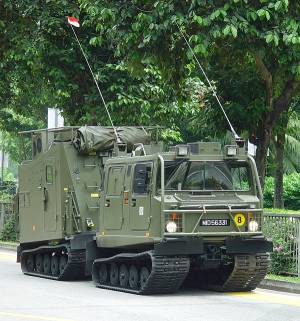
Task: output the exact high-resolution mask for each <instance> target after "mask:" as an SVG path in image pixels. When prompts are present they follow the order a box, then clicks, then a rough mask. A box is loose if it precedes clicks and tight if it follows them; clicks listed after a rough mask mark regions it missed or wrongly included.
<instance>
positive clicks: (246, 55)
mask: <svg viewBox="0 0 300 321" xmlns="http://www.w3.org/2000/svg"><path fill="white" fill-rule="evenodd" d="M80 2H81V8H82V9H83V10H84V11H85V12H86V13H87V16H86V21H85V23H87V24H88V25H91V26H94V28H95V30H96V33H97V35H96V39H97V41H98V42H99V43H102V42H103V41H107V42H108V43H109V44H110V46H109V48H111V50H113V51H114V54H115V56H117V57H120V58H122V59H123V60H124V61H125V62H126V63H127V64H129V65H131V66H134V67H136V68H139V67H140V65H141V64H143V63H145V62H148V61H150V62H151V63H153V64H155V65H157V66H158V67H159V68H160V69H161V70H162V72H163V75H165V77H166V78H168V79H172V81H173V82H175V83H176V84H177V85H178V87H180V84H181V83H182V79H183V78H186V77H188V76H189V75H190V74H191V73H193V71H194V72H195V68H194V64H193V63H192V62H191V58H192V56H191V53H190V52H189V51H188V50H186V46H185V44H184V42H183V39H182V37H181V35H180V33H179V32H178V28H177V26H176V23H177V24H178V25H179V26H180V28H181V29H182V31H183V32H186V34H188V35H189V36H190V37H189V41H190V44H191V45H192V47H193V49H194V51H195V52H196V53H197V54H198V55H200V56H202V57H204V58H206V62H207V63H208V62H209V63H210V64H209V65H208V67H207V70H208V72H209V73H211V70H212V69H213V64H214V61H212V60H210V59H209V58H210V57H212V56H213V55H214V54H216V53H217V52H222V51H223V54H224V52H225V53H226V58H227V59H225V61H226V60H227V63H228V60H229V59H230V58H231V57H236V56H238V58H239V59H237V60H233V59H232V60H231V63H230V65H231V66H232V65H234V69H235V70H237V71H238V72H239V74H243V72H244V69H245V66H246V68H247V66H252V68H255V71H256V79H255V81H256V82H258V83H260V84H261V88H260V91H259V98H260V100H261V101H262V102H263V103H262V105H261V106H260V107H261V109H260V110H259V113H258V114H257V117H256V122H255V123H252V124H250V123H248V126H247V128H244V129H246V130H248V132H249V133H252V134H254V135H255V136H256V138H257V139H258V149H257V159H256V160H257V166H258V169H259V173H260V176H261V180H262V183H263V181H264V176H265V167H266V156H267V150H268V147H269V144H270V139H271V136H272V131H273V129H274V127H275V126H276V124H277V122H278V120H279V118H280V116H281V115H282V113H283V112H285V111H286V110H287V109H288V107H289V106H290V103H291V101H292V99H293V97H295V96H296V95H298V90H299V80H298V79H299V78H298V77H299V72H300V67H299V44H300V34H299V30H300V29H299V13H300V4H299V3H298V2H293V3H289V1H288V0H278V1H265V0H261V1H249V0H231V1H218V2H216V1H212V0H206V1H205V0H204V1H203V0H201V1H200V0H194V1H188V2H184V1H178V2H175V1H168V2H164V1H147V2H144V3H143V4H140V3H139V2H138V1H131V2H129V1H122V0H119V1H99V2H96V3H95V2H94V1H91V0H81V1H80ZM175 22H176V23H175ZM95 41H96V40H95ZM224 55H225V54H224ZM230 65H227V66H226V67H228V68H230V67H231V66H230ZM227 74H228V73H227ZM232 80H233V79H232V77H231V76H230V75H229V74H228V78H227V83H228V84H230V83H232ZM256 102H257V99H255V98H254V99H253V100H252V103H251V102H250V106H251V107H252V104H253V105H254V106H255V105H256ZM230 103H231V102H230ZM229 106H230V105H229ZM255 110H257V109H255Z"/></svg>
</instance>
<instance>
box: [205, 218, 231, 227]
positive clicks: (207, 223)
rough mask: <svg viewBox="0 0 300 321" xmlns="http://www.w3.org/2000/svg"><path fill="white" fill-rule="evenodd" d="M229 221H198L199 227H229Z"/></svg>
mask: <svg viewBox="0 0 300 321" xmlns="http://www.w3.org/2000/svg"><path fill="white" fill-rule="evenodd" d="M229 225H230V220H228V219H225V220H222V219H209V220H208V219H203V220H200V226H229Z"/></svg>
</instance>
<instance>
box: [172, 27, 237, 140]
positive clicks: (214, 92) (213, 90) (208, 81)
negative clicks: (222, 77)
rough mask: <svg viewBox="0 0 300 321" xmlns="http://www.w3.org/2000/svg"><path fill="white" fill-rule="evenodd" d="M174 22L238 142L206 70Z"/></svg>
mask: <svg viewBox="0 0 300 321" xmlns="http://www.w3.org/2000/svg"><path fill="white" fill-rule="evenodd" d="M175 23H176V26H177V28H178V30H179V32H180V33H181V35H182V37H183V39H184V40H185V42H186V44H187V45H188V47H189V49H190V50H191V52H192V54H193V57H194V58H195V61H196V62H197V64H198V66H199V68H200V70H201V71H202V73H203V75H204V77H205V79H206V81H207V83H208V85H209V87H210V89H211V90H212V92H213V95H214V96H215V98H216V100H217V102H218V104H219V106H220V108H221V110H222V112H223V114H224V116H225V119H226V120H227V123H228V125H229V127H230V130H231V132H232V134H233V136H234V138H235V140H236V141H237V142H240V141H241V140H242V139H241V138H240V136H239V135H238V134H237V133H236V131H235V130H234V128H233V126H232V124H231V122H230V120H229V118H228V116H227V114H226V112H225V110H224V107H223V105H222V104H221V102H220V99H219V97H218V95H217V92H216V91H215V89H214V87H213V85H212V84H211V82H210V80H209V78H208V77H207V75H206V72H205V71H204V69H203V67H202V66H201V64H200V62H199V60H198V58H197V56H196V54H195V52H194V50H193V49H192V47H191V46H190V44H189V42H188V40H187V38H186V36H185V35H184V33H183V32H182V31H181V29H180V27H179V26H178V24H177V22H176V21H175Z"/></svg>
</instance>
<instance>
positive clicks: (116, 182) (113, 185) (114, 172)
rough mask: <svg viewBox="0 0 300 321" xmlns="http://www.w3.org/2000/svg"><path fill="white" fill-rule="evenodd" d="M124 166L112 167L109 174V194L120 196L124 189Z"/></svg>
mask: <svg viewBox="0 0 300 321" xmlns="http://www.w3.org/2000/svg"><path fill="white" fill-rule="evenodd" d="M123 181H124V167H123V166H117V167H110V168H109V170H108V176H107V195H111V196H120V195H121V193H122V191H123Z"/></svg>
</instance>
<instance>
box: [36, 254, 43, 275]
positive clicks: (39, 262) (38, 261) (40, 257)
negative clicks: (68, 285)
mask: <svg viewBox="0 0 300 321" xmlns="http://www.w3.org/2000/svg"><path fill="white" fill-rule="evenodd" d="M35 267H36V271H37V272H38V273H43V272H44V262H43V255H42V254H40V253H38V254H37V255H36V256H35Z"/></svg>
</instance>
